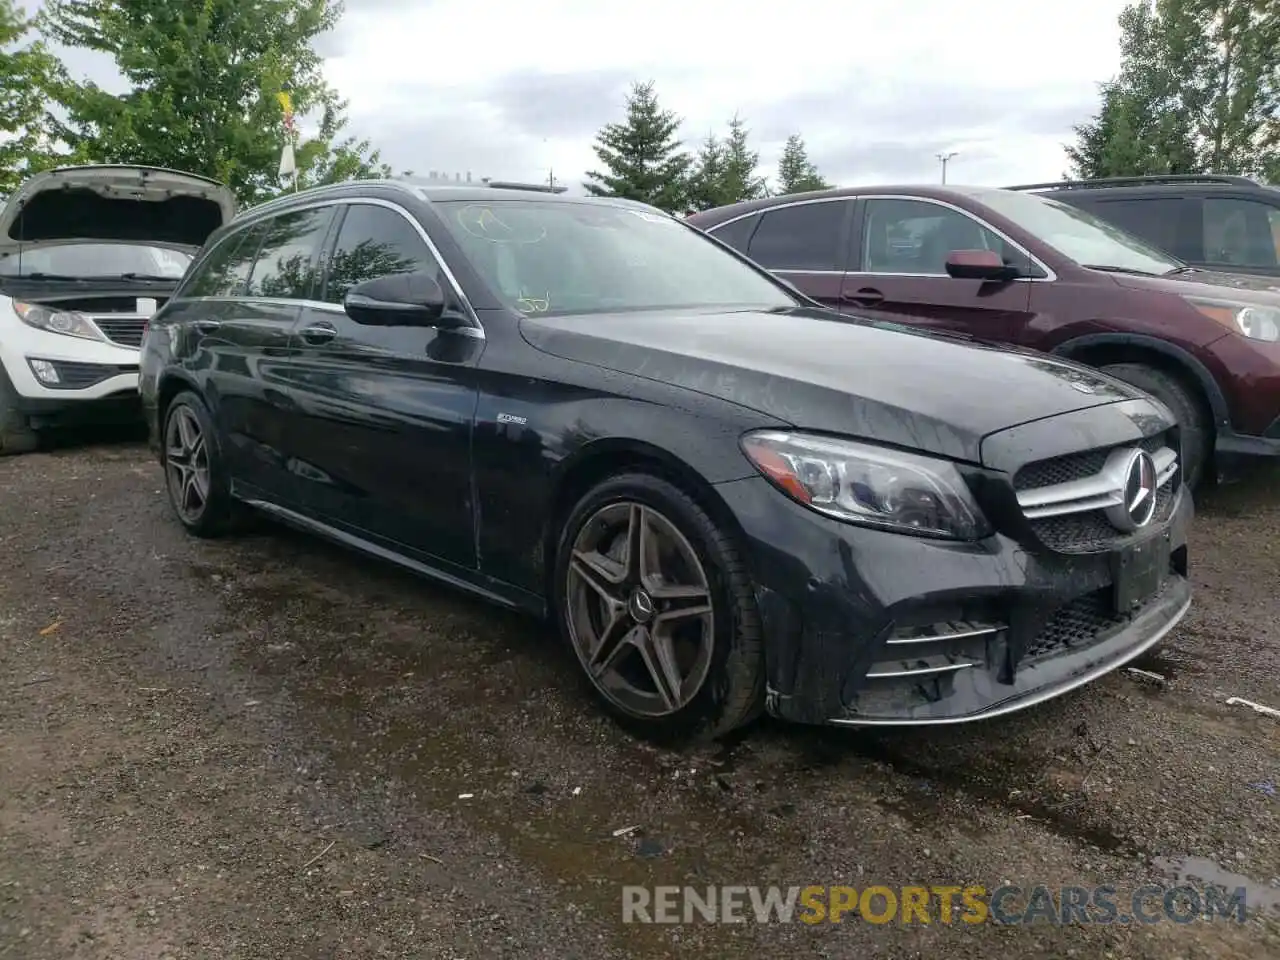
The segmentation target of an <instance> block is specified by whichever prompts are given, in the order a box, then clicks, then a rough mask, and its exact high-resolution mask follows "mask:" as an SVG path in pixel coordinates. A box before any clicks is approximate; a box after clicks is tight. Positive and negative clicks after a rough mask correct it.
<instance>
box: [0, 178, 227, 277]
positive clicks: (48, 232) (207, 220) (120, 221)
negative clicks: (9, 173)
mask: <svg viewBox="0 0 1280 960" xmlns="http://www.w3.org/2000/svg"><path fill="white" fill-rule="evenodd" d="M235 212H236V200H235V195H234V194H233V193H232V192H231V190H230V189H228V188H227V187H226V186H224V185H223V184H221V183H218V181H216V180H209V179H206V178H205V177H201V176H198V175H196V174H193V173H182V172H180V171H178V170H166V169H164V168H161V167H129V166H108V165H101V166H83V167H61V168H59V169H57V170H48V171H46V172H44V173H38V174H36V175H35V176H34V177H32V178H31V179H30V180H28V181H27V182H26V183H24V184H23V185H22V186H21V187H19V188H18V189H17V190H16V191H14V193H13V194H12V195H11V196H10V197H9V198H8V200H7V201H6V202H5V206H4V212H3V213H0V255H3V254H6V253H13V252H16V250H17V249H18V247H19V246H21V247H22V248H24V249H30V248H31V247H32V246H33V245H38V244H44V243H50V242H53V243H65V242H68V241H73V242H74V241H122V242H133V243H148V244H155V245H160V246H171V247H181V248H183V249H187V250H194V249H196V248H198V247H200V246H201V245H202V244H203V243H204V242H205V240H206V239H208V237H209V234H211V233H213V231H215V230H217V229H218V228H219V227H220V226H222V225H223V224H224V223H226V222H227V221H228V220H230V219H231V218H232V217H233V216H235Z"/></svg>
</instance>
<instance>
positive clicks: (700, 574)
mask: <svg viewBox="0 0 1280 960" xmlns="http://www.w3.org/2000/svg"><path fill="white" fill-rule="evenodd" d="M558 570H559V581H560V583H559V590H558V591H557V592H558V603H559V605H560V609H561V611H562V617H563V622H562V626H563V629H564V633H565V634H566V637H567V639H568V640H569V643H570V645H571V646H572V647H573V650H574V652H575V653H576V654H577V657H578V660H579V662H580V663H581V665H582V668H583V670H584V671H585V672H586V675H587V678H588V679H589V680H590V682H591V684H592V685H593V686H594V688H595V689H596V691H598V693H599V694H600V695H601V696H602V697H603V698H604V700H605V703H606V705H607V706H608V707H610V708H611V710H612V712H613V713H614V714H615V715H617V716H619V717H620V718H622V719H623V720H625V721H628V722H629V723H630V724H631V725H633V726H638V727H640V728H642V729H644V730H646V731H649V732H653V733H659V732H677V731H678V732H680V733H686V734H687V733H690V732H694V733H697V734H711V735H717V734H722V733H725V732H728V730H730V729H732V728H734V727H736V726H740V725H741V724H743V723H745V722H746V721H747V720H750V719H751V718H752V717H753V716H754V715H755V713H756V712H758V708H759V701H760V700H761V694H762V657H761V656H760V647H759V620H758V617H757V616H756V614H755V608H754V603H753V601H752V600H751V591H750V585H749V583H748V581H747V579H746V576H745V571H744V568H743V565H742V563H741V560H740V558H739V555H738V552H737V550H736V549H735V548H734V546H733V544H732V541H731V540H730V539H729V538H728V537H727V536H725V535H724V534H723V533H722V532H721V531H719V530H718V529H717V527H716V525H715V524H714V523H713V522H712V521H711V520H710V519H709V518H708V516H707V515H706V513H705V512H704V511H703V510H702V509H701V508H700V507H699V506H698V505H697V504H696V503H695V502H694V501H693V500H692V499H691V498H689V497H688V496H687V495H685V494H684V493H683V492H682V491H680V490H679V489H677V488H675V487H673V486H672V485H670V484H669V483H667V482H666V481H663V480H660V479H658V478H657V477H651V476H648V475H644V474H635V475H631V476H626V477H619V478H617V479H615V480H611V481H608V482H606V483H605V484H602V485H601V486H599V487H597V488H596V489H595V490H593V491H591V492H590V493H588V494H587V495H586V496H585V497H584V498H583V500H582V501H580V502H579V504H578V506H577V508H575V510H574V511H573V512H572V513H571V514H570V517H569V522H568V524H567V525H566V528H565V530H564V533H563V536H562V540H561V549H560V556H559V561H558Z"/></svg>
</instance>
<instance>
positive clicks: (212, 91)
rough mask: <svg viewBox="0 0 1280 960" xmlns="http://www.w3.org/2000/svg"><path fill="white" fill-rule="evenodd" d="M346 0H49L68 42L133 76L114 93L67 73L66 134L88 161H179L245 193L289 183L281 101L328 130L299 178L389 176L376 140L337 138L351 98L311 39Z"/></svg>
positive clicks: (260, 195)
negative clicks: (285, 96) (331, 80)
mask: <svg viewBox="0 0 1280 960" xmlns="http://www.w3.org/2000/svg"><path fill="white" fill-rule="evenodd" d="M341 13H342V4H341V2H340V0H254V2H253V3H244V2H241V0H202V2H199V3H172V2H168V0H49V2H48V4H47V5H46V7H45V9H44V11H42V13H41V14H40V17H39V23H40V25H41V26H42V28H43V29H44V31H45V33H46V35H47V36H48V37H50V38H51V39H53V40H56V41H58V42H60V43H63V44H66V45H67V46H70V47H78V48H83V49H87V50H93V51H96V52H98V53H101V54H105V55H107V56H108V57H110V58H111V59H112V60H113V61H114V62H115V65H116V67H117V69H118V70H119V71H120V73H121V74H122V75H123V77H124V78H125V80H126V81H127V82H128V83H129V85H130V87H131V89H130V91H129V92H128V93H125V94H122V95H116V94H113V93H110V92H108V91H106V90H104V89H102V88H101V87H98V86H97V85H96V84H93V83H91V82H76V81H74V80H70V79H68V80H67V81H66V82H64V83H62V84H61V85H60V87H59V89H58V91H57V93H58V96H57V99H58V100H59V101H60V102H61V104H62V106H63V107H64V108H65V111H66V114H67V117H68V119H67V121H66V122H65V123H62V124H61V125H60V126H59V128H58V131H57V132H58V135H59V136H60V138H61V139H62V140H64V141H65V142H66V143H67V144H68V145H69V146H70V148H71V150H72V152H73V155H74V157H75V159H76V160H78V161H80V162H106V163H112V162H115V163H142V164H155V165H157V166H165V167H175V168H177V169H180V170H189V171H191V172H193V173H201V174H204V175H206V176H210V177H214V178H216V179H218V180H221V181H223V182H225V183H227V184H229V185H230V186H231V187H232V188H233V189H234V190H235V191H236V193H237V195H238V196H239V198H240V199H241V201H242V202H245V203H253V202H256V201H259V200H262V199H266V198H268V197H270V196H271V195H273V194H275V193H277V192H278V191H279V189H280V185H279V177H278V176H277V172H278V168H279V162H280V153H281V149H282V147H283V145H284V128H283V112H282V108H281V105H280V103H279V101H278V99H277V96H278V94H279V93H280V92H281V91H282V90H285V89H288V90H289V91H290V94H291V97H292V100H293V105H294V110H295V112H296V115H297V116H298V117H299V118H304V119H305V118H307V117H309V116H310V117H315V116H318V117H319V129H318V130H317V131H316V133H315V134H314V135H312V136H310V137H305V138H303V139H302V141H301V142H300V143H299V144H298V145H297V149H296V158H297V166H298V181H299V185H300V186H306V185H311V184H314V183H317V182H327V181H328V180H332V179H348V178H353V177H368V176H384V175H386V174H387V173H389V170H388V169H387V168H386V167H385V166H384V165H383V164H381V163H380V161H379V158H378V155H377V153H376V152H374V151H371V150H370V149H369V144H368V143H367V142H364V141H357V140H355V139H354V138H347V139H345V140H341V141H337V140H336V138H337V137H338V135H339V133H340V132H341V131H342V129H343V127H344V124H345V121H344V119H343V115H344V113H345V108H346V104H345V103H344V102H343V101H342V100H341V99H340V98H339V97H338V95H337V93H336V91H334V90H333V89H332V88H331V87H330V86H329V85H328V84H327V83H326V82H325V79H324V76H323V73H322V71H321V67H322V63H321V60H320V57H319V55H318V54H317V53H316V51H315V48H314V46H313V44H314V41H315V39H316V37H317V36H319V35H320V34H321V33H324V32H325V31H327V30H330V29H332V28H333V27H334V25H336V23H337V22H338V19H339V17H340V16H341Z"/></svg>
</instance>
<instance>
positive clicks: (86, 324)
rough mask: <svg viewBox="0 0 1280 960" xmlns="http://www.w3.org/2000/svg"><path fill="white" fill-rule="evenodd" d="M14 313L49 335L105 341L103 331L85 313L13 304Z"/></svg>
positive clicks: (26, 304) (31, 304)
mask: <svg viewBox="0 0 1280 960" xmlns="http://www.w3.org/2000/svg"><path fill="white" fill-rule="evenodd" d="M13 312H14V313H16V314H17V315H18V319H19V320H21V321H22V322H23V323H25V324H26V325H27V326H29V327H35V328H36V329H37V330H45V331H47V332H49V333H62V334H66V335H67V336H68V337H81V338H82V339H85V340H105V339H106V337H104V336H103V335H102V331H101V330H99V329H98V328H97V326H95V325H94V322H93V321H92V320H90V319H89V318H88V317H86V316H85V315H84V314H83V313H76V312H75V311H74V310H54V309H52V308H50V307H42V306H40V304H38V303H21V302H19V301H17V300H15V301H14V302H13Z"/></svg>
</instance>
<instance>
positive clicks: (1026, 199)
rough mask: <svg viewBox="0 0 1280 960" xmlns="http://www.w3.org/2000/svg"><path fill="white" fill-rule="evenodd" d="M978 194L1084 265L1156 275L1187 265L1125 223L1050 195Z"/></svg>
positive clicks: (992, 207) (1056, 248) (1012, 192)
mask: <svg viewBox="0 0 1280 960" xmlns="http://www.w3.org/2000/svg"><path fill="white" fill-rule="evenodd" d="M977 199H979V200H981V201H982V202H983V203H985V204H986V205H987V206H988V207H990V208H991V209H992V210H994V211H995V212H996V213H999V214H1001V215H1003V216H1005V217H1008V218H1009V219H1010V220H1012V221H1013V222H1014V223H1016V224H1017V225H1018V226H1020V227H1021V228H1022V229H1023V230H1026V231H1027V232H1028V233H1030V234H1033V235H1034V236H1036V237H1038V238H1039V239H1040V240H1042V241H1044V242H1045V243H1047V244H1048V245H1049V246H1051V247H1053V248H1054V249H1055V250H1057V251H1058V252H1059V253H1061V254H1062V255H1063V256H1066V257H1070V258H1071V259H1072V260H1074V261H1075V262H1076V263H1079V264H1081V265H1082V266H1086V267H1093V268H1095V269H1100V270H1114V271H1119V272H1121V273H1143V274H1151V275H1154V276H1159V275H1160V274H1163V273H1169V272H1170V271H1172V270H1177V269H1178V268H1179V267H1181V266H1182V263H1181V261H1179V260H1177V259H1175V258H1173V257H1171V256H1169V255H1168V254H1167V253H1163V252H1161V251H1160V250H1157V249H1156V248H1155V247H1152V246H1150V245H1148V244H1147V243H1145V242H1143V241H1142V240H1139V239H1138V238H1137V237H1135V236H1134V235H1133V234H1131V233H1126V232H1125V231H1124V230H1122V229H1121V228H1120V227H1117V226H1115V225H1114V224H1111V223H1108V222H1106V221H1105V220H1101V219H1099V218H1098V217H1095V216H1093V215H1092V214H1089V213H1085V212H1084V211H1083V210H1079V209H1077V208H1076V207H1072V206H1069V205H1068V204H1065V203H1059V202H1057V201H1056V200H1050V199H1048V198H1047V197H1038V196H1035V195H1034V194H1029V193H1018V192H1015V191H1012V190H990V191H983V192H982V193H980V194H978V195H977Z"/></svg>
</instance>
